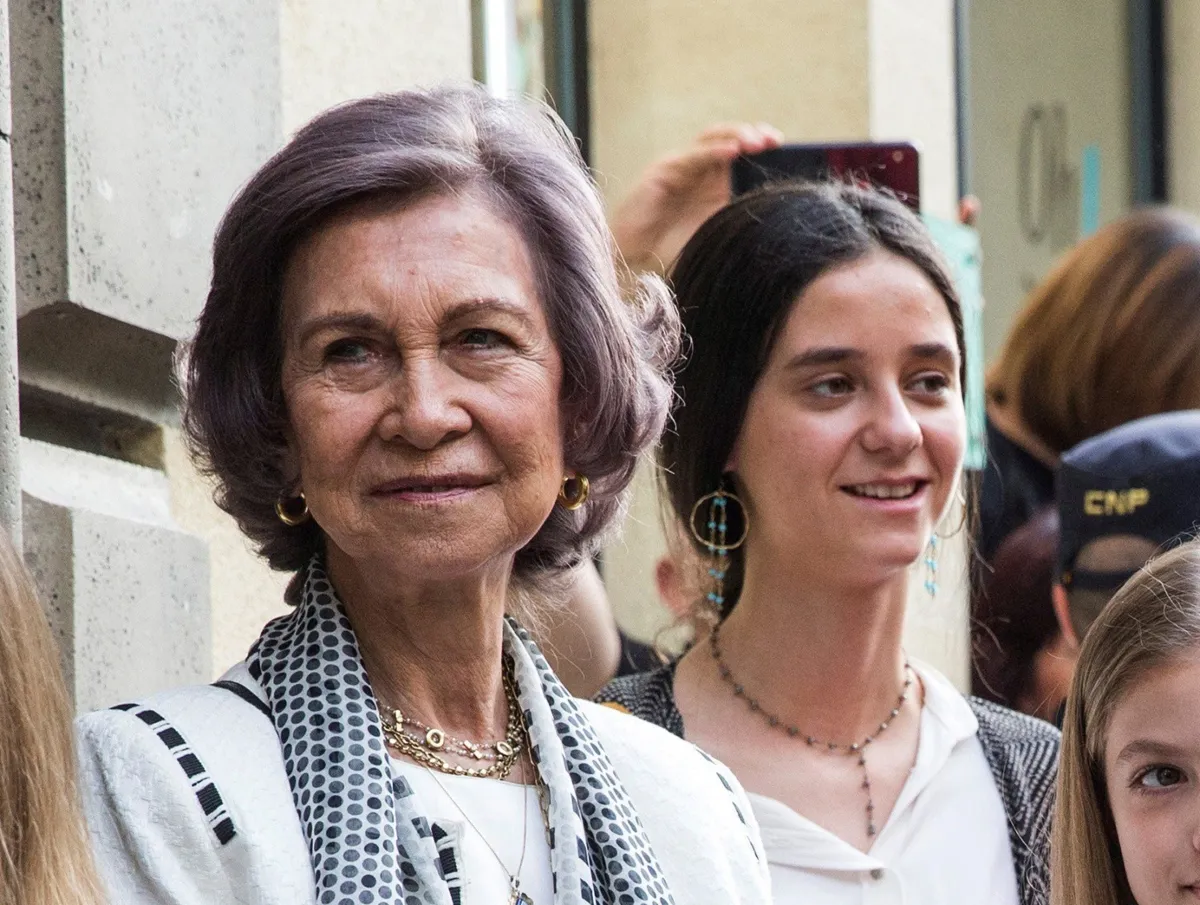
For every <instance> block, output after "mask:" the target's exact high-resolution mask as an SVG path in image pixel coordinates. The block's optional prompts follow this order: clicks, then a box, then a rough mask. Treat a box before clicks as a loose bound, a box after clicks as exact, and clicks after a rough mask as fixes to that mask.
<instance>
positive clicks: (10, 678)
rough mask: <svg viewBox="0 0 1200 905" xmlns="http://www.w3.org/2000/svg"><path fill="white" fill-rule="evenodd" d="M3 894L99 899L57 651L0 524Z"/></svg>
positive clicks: (21, 900)
mask: <svg viewBox="0 0 1200 905" xmlns="http://www.w3.org/2000/svg"><path fill="white" fill-rule="evenodd" d="M0 715H2V718H0V902H4V903H6V905H8V903H11V905H100V903H101V902H102V897H101V894H100V885H99V883H98V882H97V879H96V874H95V868H94V866H93V864H92V854H91V849H90V847H89V846H88V839H87V834H86V832H85V830H84V824H83V816H82V812H81V810H80V807H79V801H78V798H77V794H76V791H77V790H76V782H75V754H74V749H73V747H72V743H71V716H72V711H71V705H70V702H69V700H68V698H67V691H66V688H65V686H64V683H63V677H62V670H61V667H60V665H59V654H58V649H57V647H56V646H55V644H54V640H53V638H51V636H50V627H49V626H48V625H47V624H46V614H45V612H44V611H43V610H42V605H41V603H40V602H39V601H38V598H37V595H36V594H35V593H34V589H33V582H32V581H31V580H30V577H29V575H28V573H26V571H25V567H24V565H22V563H21V560H20V559H19V558H18V556H17V553H16V551H15V550H14V549H13V547H12V543H11V541H10V540H9V537H8V532H7V531H5V530H3V528H2V526H0Z"/></svg>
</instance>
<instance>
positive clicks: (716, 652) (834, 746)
mask: <svg viewBox="0 0 1200 905" xmlns="http://www.w3.org/2000/svg"><path fill="white" fill-rule="evenodd" d="M719 632H720V626H714V627H713V630H712V632H711V633H710V634H709V636H708V645H709V648H710V650H711V652H712V658H713V659H714V660H715V661H716V662H717V672H718V673H719V674H720V676H721V678H722V679H723V680H724V681H725V683H726V684H728V685H729V686H730V687H731V688H732V689H733V695H734V697H737V698H741V699H742V700H743V701H745V702H746V706H747V707H749V708H750V710H751V711H753V712H754V713H759V714H762V716H763V718H764V719H766V721H767V725H769V726H770V727H771V728H772V729H776V728H777V729H782V730H783V731H784V732H786V733H787V734H788V737H789V738H799V739H802V740H803V741H804V743H805V744H806V745H808V746H809V747H810V748H824V749H826V750H827V751H829V753H831V754H843V755H858V765H859V767H861V768H862V774H863V781H862V788H863V791H865V792H866V794H867V836H868V837H872V838H873V837H874V836H875V834H876V832H877V830H876V828H875V799H874V797H873V796H872V794H871V775H870V773H868V772H867V750H866V749H867V746H868V745H870V744H871V742H873V741H875V739H877V738H879V736H880V735H882V734H883V733H884V732H886V731H887V729H888V727H889V726H890V725H891V724H892V722H893V721H894V720H895V719H896V717H898V716H899V715H900V710H901V708H902V707H903V706H904V702H905V701H907V700H908V693H909V691H910V690H911V689H912V683H913V673H912V667H911V666H910V665H909V663H908V660H907V659H905V661H904V686H903V687H902V688H901V689H900V697H899V699H898V700H897V701H896V706H895V707H893V708H892V709H891V710H890V711H889V712H888V715H887V716H886V717H884V719H883V720H882V721H881V722H880V723H879V728H878V729H875V730H873V731H872V732H871V734H870V735H868V736H867V737H866V738H864V739H863V740H862V741H860V742H851V743H850V744H843V743H840V742H830V741H822V740H821V739H819V738H817V737H816V736H814V735H808V734H806V733H803V732H801V731H800V730H799V728H797V727H796V726H793V725H791V724H789V723H786V722H785V721H784V720H782V719H780V718H779V717H777V716H776V715H775V714H773V713H770V712H769V711H767V710H764V709H763V707H762V705H761V704H759V703H758V699H757V698H754V697H751V696H750V695H749V694H747V693H746V688H745V686H743V685H742V684H741V683H740V682H738V680H737V679H735V678H734V676H733V672H732V671H730V669H729V664H728V663H726V662H725V657H724V655H723V654H722V653H721V646H720V639H719V638H718V634H719Z"/></svg>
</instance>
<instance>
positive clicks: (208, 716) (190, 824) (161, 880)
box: [76, 670, 311, 903]
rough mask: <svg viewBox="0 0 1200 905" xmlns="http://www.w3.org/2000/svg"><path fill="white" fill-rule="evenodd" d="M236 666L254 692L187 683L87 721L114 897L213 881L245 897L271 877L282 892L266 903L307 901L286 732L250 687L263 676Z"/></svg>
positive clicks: (86, 760)
mask: <svg viewBox="0 0 1200 905" xmlns="http://www.w3.org/2000/svg"><path fill="white" fill-rule="evenodd" d="M231 672H232V674H233V675H234V676H235V677H236V678H237V679H239V680H241V681H238V683H237V684H238V685H239V687H241V688H242V689H243V692H244V693H237V692H231V690H230V689H229V688H226V687H218V686H214V685H197V686H187V687H182V688H176V689H172V690H170V691H164V692H158V693H155V694H152V695H147V696H146V697H144V698H141V699H138V700H135V701H130V702H127V703H125V704H120V705H117V706H116V707H112V708H109V709H107V710H100V711H96V712H93V713H88V714H85V715H83V716H81V717H79V718H78V720H77V721H76V738H77V750H78V756H79V776H80V792H81V797H82V799H83V805H84V813H85V816H86V817H87V822H88V826H89V829H90V831H91V836H92V840H93V845H94V848H95V850H96V855H97V863H98V865H99V867H100V870H101V873H102V874H103V875H104V878H105V881H106V883H107V885H108V886H109V888H110V890H111V891H112V894H113V895H112V898H113V901H121V902H130V903H143V902H159V901H166V900H170V901H175V900H176V895H177V894H178V893H179V892H180V890H184V889H197V888H205V889H212V890H214V891H218V893H219V894H218V896H217V898H220V900H221V901H229V902H241V901H243V898H244V897H241V896H240V894H238V893H235V892H234V890H235V889H238V888H245V889H252V888H259V887H261V886H262V885H263V884H269V885H270V886H271V888H272V889H273V890H275V892H277V893H278V896H276V895H275V893H272V895H270V896H267V897H265V898H261V899H256V901H263V902H271V903H275V902H285V901H304V900H305V897H304V893H305V889H306V888H307V887H305V885H304V884H305V883H306V882H310V881H311V877H310V876H308V875H307V874H306V870H305V869H306V867H307V864H308V858H307V852H306V845H305V842H304V839H303V835H302V833H301V830H300V826H299V821H298V818H297V816H296V812H295V806H294V803H293V801H292V795H291V792H290V789H289V788H288V784H287V778H286V774H285V772H284V768H283V758H282V752H281V749H280V744H279V737H278V735H277V734H276V732H275V729H274V726H273V725H272V722H271V720H270V719H268V717H267V716H266V714H265V713H263V712H262V710H261V709H260V707H259V706H256V705H255V704H253V703H252V702H251V701H250V700H249V699H248V697H247V696H253V697H256V698H257V692H258V689H257V685H255V684H254V683H253V681H252V680H250V679H249V676H248V674H247V673H244V672H238V671H237V670H234V671H231ZM227 678H228V675H227ZM243 682H245V683H246V684H243ZM260 703H261V701H260ZM222 890H224V892H220V891H222ZM215 900H216V899H213V901H215ZM188 901H191V900H190V899H189V900H188Z"/></svg>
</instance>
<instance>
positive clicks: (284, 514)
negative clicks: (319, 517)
mask: <svg viewBox="0 0 1200 905" xmlns="http://www.w3.org/2000/svg"><path fill="white" fill-rule="evenodd" d="M297 501H299V504H300V506H299V511H296V502H297ZM275 514H276V515H277V516H279V520H280V521H281V522H283V523H284V524H285V525H287V526H288V527H289V528H295V527H296V526H297V525H303V524H304V523H305V522H307V521H308V520H309V519H310V518H312V514H311V513H310V512H309V511H308V500H306V499H305V498H304V491H303V490H301V491H300V495H299V496H296V497H293V498H292V499H290V500H289V499H285V498H284V497H280V498H279V499H277V500H276V501H275Z"/></svg>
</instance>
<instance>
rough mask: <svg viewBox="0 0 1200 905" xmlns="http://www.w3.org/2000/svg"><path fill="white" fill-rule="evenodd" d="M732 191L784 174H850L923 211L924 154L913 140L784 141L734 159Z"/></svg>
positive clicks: (811, 177)
mask: <svg viewBox="0 0 1200 905" xmlns="http://www.w3.org/2000/svg"><path fill="white" fill-rule="evenodd" d="M732 172H733V193H734V194H735V195H740V194H742V193H744V192H748V191H750V190H751V189H756V188H758V187H759V186H760V185H764V184H765V183H768V182H775V181H778V180H783V179H809V180H821V179H850V180H854V181H857V182H859V183H861V184H864V185H873V186H876V187H879V188H885V189H888V190H890V191H891V192H893V193H894V194H895V195H896V197H897V198H899V199H900V200H901V201H903V202H904V203H905V204H907V205H908V206H909V207H911V208H912V209H913V210H914V211H919V210H920V207H921V204H920V196H921V179H920V155H919V153H918V151H917V149H916V147H915V146H914V145H912V144H910V143H908V142H890V143H873V142H865V143H861V144H852V143H839V144H811V145H783V146H781V147H778V148H771V149H769V150H765V151H761V152H759V153H756V154H743V155H742V156H740V157H739V158H738V159H737V160H735V161H734V162H733V170H732Z"/></svg>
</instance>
